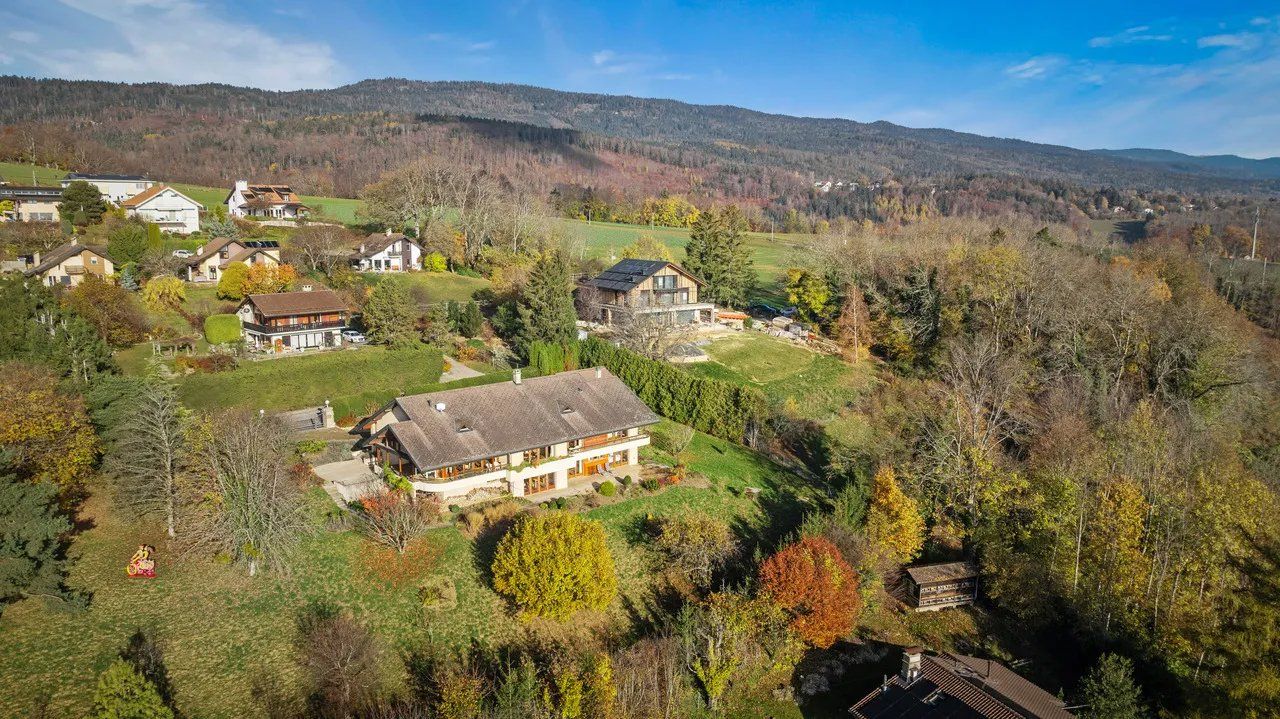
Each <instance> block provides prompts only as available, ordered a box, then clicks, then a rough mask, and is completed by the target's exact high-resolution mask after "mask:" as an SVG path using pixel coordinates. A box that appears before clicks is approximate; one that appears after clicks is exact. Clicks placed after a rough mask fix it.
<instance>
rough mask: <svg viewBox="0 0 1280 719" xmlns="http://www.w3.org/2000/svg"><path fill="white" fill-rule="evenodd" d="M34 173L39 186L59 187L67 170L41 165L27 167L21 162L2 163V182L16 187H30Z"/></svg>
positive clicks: (0, 171)
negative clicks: (10, 183)
mask: <svg viewBox="0 0 1280 719" xmlns="http://www.w3.org/2000/svg"><path fill="white" fill-rule="evenodd" d="M32 173H34V174H35V184H37V185H57V184H58V183H59V182H61V181H62V178H63V177H64V176H65V175H66V174H67V173H66V171H65V170H59V169H57V168H53V167H40V166H39V165H25V164H22V163H19V162H0V180H4V181H5V182H12V183H13V184H15V185H30V184H31V179H32Z"/></svg>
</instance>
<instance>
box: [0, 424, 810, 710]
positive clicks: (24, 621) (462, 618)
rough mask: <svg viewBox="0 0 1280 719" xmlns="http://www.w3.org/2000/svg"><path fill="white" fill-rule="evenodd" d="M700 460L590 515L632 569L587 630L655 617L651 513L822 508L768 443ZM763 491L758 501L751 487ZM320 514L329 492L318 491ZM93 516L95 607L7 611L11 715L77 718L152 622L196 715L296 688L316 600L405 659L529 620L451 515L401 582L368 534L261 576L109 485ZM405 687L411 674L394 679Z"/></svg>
mask: <svg viewBox="0 0 1280 719" xmlns="http://www.w3.org/2000/svg"><path fill="white" fill-rule="evenodd" d="M689 455H690V458H691V459H690V466H691V469H692V470H693V471H695V472H699V473H703V474H705V475H706V477H707V480H708V484H709V485H710V486H709V487H707V488H694V487H689V486H677V487H673V488H670V489H668V490H665V491H663V492H660V493H658V494H653V495H643V496H638V497H633V498H627V499H624V500H622V501H620V502H618V503H616V504H611V505H607V506H605V507H601V508H598V509H595V510H591V511H590V512H588V516H590V517H591V518H593V519H597V520H599V521H600V522H602V523H603V524H604V525H605V529H606V532H607V533H608V542H609V547H610V549H611V552H612V554H613V556H614V558H615V561H616V563H617V565H618V569H619V577H620V585H621V586H620V588H621V597H620V598H619V599H618V600H617V601H615V602H614V604H613V605H612V606H611V607H610V609H609V610H608V611H607V612H606V613H605V614H604V615H586V616H579V617H578V618H576V619H575V621H574V622H573V623H572V624H570V625H566V626H564V627H562V628H561V629H559V630H557V631H559V632H566V631H567V632H570V633H572V632H575V631H582V628H583V627H584V626H585V627H592V626H598V625H600V624H614V623H618V624H622V625H624V626H625V625H626V624H627V623H628V622H632V621H643V618H644V614H645V611H646V610H645V607H649V606H652V605H653V597H652V593H651V592H652V587H651V584H650V583H651V581H652V577H653V575H654V571H653V570H654V569H655V568H656V567H657V566H658V561H657V558H656V557H655V556H653V555H652V554H651V551H650V549H649V547H648V546H647V544H645V543H644V542H643V541H642V535H641V532H640V524H641V522H642V521H643V520H644V519H645V517H647V516H648V515H650V514H653V515H655V516H661V515H666V514H682V513H688V512H705V513H708V514H713V515H715V516H719V517H721V518H723V519H725V520H727V521H730V522H732V523H733V525H734V526H735V528H736V529H737V530H738V531H739V533H740V534H741V535H743V537H744V539H746V540H747V546H748V547H750V546H753V545H754V544H755V543H756V542H757V541H760V540H761V539H762V536H761V534H760V531H761V530H763V529H764V528H765V527H766V526H767V527H770V528H774V529H775V530H776V529H777V528H779V527H790V526H794V523H795V521H796V520H798V518H799V516H800V513H801V512H802V511H803V510H804V508H805V507H807V506H808V502H809V494H808V493H809V491H810V490H809V489H808V488H807V487H806V486H805V485H804V484H803V483H802V481H801V480H800V479H799V478H797V477H795V476H794V475H791V474H788V473H786V472H785V471H783V470H781V469H780V468H778V467H776V466H775V465H773V464H771V463H770V462H768V461H767V460H765V459H763V458H762V457H760V456H759V455H756V454H754V453H752V452H750V451H749V450H746V449H744V448H742V447H739V446H737V445H733V444H730V443H727V442H723V441H721V440H717V439H713V438H710V437H706V436H702V435H699V436H698V437H697V438H696V439H695V441H694V442H693V444H692V446H691V448H690V450H689ZM746 486H754V487H760V488H761V489H762V493H761V496H760V498H759V499H758V500H751V499H747V498H746V497H745V495H744V493H743V492H742V491H741V490H742V488H743V487H746ZM311 500H312V503H313V504H314V506H315V508H316V513H317V514H318V513H319V512H320V511H321V509H322V508H323V507H325V505H326V503H327V502H328V499H327V498H325V497H324V496H323V495H321V494H319V493H313V494H312V495H311ZM86 509H87V512H86V514H87V518H88V519H90V520H91V523H90V524H89V526H90V528H89V529H88V530H87V531H86V532H84V534H82V535H81V536H80V537H79V538H78V539H77V541H76V544H75V556H76V560H77V561H76V564H75V565H74V568H73V570H72V573H71V579H70V583H71V585H72V586H73V587H77V588H81V589H85V590H89V591H92V592H93V601H92V603H91V604H90V607H89V609H88V610H87V611H85V612H83V613H69V612H65V611H59V610H57V609H54V608H50V607H47V606H46V605H44V604H42V603H41V602H39V601H38V600H26V601H23V602H19V603H17V604H15V605H12V606H11V607H9V608H7V609H6V610H5V613H4V614H3V615H2V616H0V676H3V677H5V685H6V687H5V690H4V691H0V716H30V715H32V714H34V712H33V710H32V708H33V706H34V704H35V703H36V702H37V701H38V700H39V698H40V697H42V696H44V697H47V698H48V701H49V704H50V709H51V710H52V711H51V712H50V713H49V715H51V716H64V715H66V716H79V715H81V714H83V712H84V711H85V710H86V709H87V708H88V703H89V701H90V699H91V696H92V692H93V685H94V681H95V679H96V676H97V674H98V673H99V672H100V671H101V670H102V669H104V668H105V667H106V665H107V664H108V663H109V662H110V661H111V660H112V659H113V658H114V656H115V653H116V652H117V651H118V650H119V649H120V647H121V646H122V645H123V644H124V642H125V640H126V639H127V637H128V636H129V635H130V634H131V633H132V632H133V631H134V630H135V629H139V628H143V629H147V630H149V631H150V632H152V633H153V635H154V636H156V637H157V638H158V639H159V640H160V641H161V642H162V643H163V645H164V649H165V658H166V663H167V665H168V668H169V673H170V677H171V678H172V681H173V684H174V687H175V694H176V697H177V702H178V704H179V706H180V707H181V708H182V709H183V710H184V711H185V713H186V714H187V716H199V717H207V718H213V717H248V716H258V714H257V709H256V708H255V707H254V706H253V704H252V700H251V698H250V687H251V684H252V682H253V680H255V679H259V680H266V681H269V682H271V683H274V684H276V685H278V686H281V687H284V688H292V687H296V686H297V683H298V681H299V676H298V670H297V668H296V664H295V662H294V658H293V645H292V643H293V641H294V637H295V636H296V634H295V632H296V630H295V625H294V622H295V619H296V617H297V615H298V613H299V611H300V610H302V609H303V608H304V607H305V606H307V605H308V604H309V603H311V602H315V601H319V600H325V601H329V602H333V603H335V604H337V605H339V606H342V607H345V608H348V609H350V610H352V611H353V612H355V613H356V614H358V615H359V616H360V617H361V619H362V620H364V621H366V622H368V623H369V624H370V625H371V627H372V629H373V630H374V632H375V634H376V635H377V637H378V640H379V642H380V644H381V646H382V648H383V649H384V650H385V651H386V652H387V654H388V659H389V662H388V664H389V665H391V666H395V665H396V664H397V663H396V662H395V660H394V658H393V657H394V655H395V654H396V653H397V652H398V651H400V650H403V649H406V648H409V647H412V646H414V645H415V644H416V643H418V642H420V641H422V640H424V639H427V638H428V637H429V638H431V639H434V640H437V641H441V642H444V643H447V644H449V645H452V646H462V645H464V644H467V643H469V642H471V641H472V640H476V641H479V642H481V643H483V644H494V643H500V642H502V641H504V640H507V639H512V638H514V637H516V636H517V635H518V634H520V633H521V632H522V631H523V629H522V628H521V626H520V625H519V623H518V622H517V621H516V620H515V619H514V618H513V617H512V615H511V613H510V612H509V610H508V609H507V607H506V606H505V604H504V603H503V602H502V600H501V598H500V597H498V596H497V594H495V593H494V592H493V591H492V589H491V588H490V587H489V586H488V585H487V583H486V581H485V580H484V579H483V575H482V572H481V570H480V568H478V567H477V562H476V561H475V560H476V550H475V548H474V546H473V544H472V543H471V542H470V541H469V540H468V539H466V538H465V537H464V536H463V535H462V534H460V533H459V532H458V530H457V529H455V528H454V527H452V526H448V527H441V528H439V529H436V530H433V531H432V532H431V533H430V534H429V536H428V541H429V542H430V544H431V545H432V546H434V547H435V549H436V550H437V551H438V552H439V558H438V560H437V561H436V562H435V563H434V565H433V566H432V567H431V568H430V569H429V570H428V571H427V572H424V574H423V575H422V576H420V577H418V578H416V579H415V580H413V581H410V582H408V583H407V584H406V585H404V586H403V587H401V588H386V587H381V586H378V585H376V584H372V583H370V582H369V581H367V580H365V579H364V578H362V577H361V566H362V562H361V560H362V555H363V554H365V553H366V552H368V551H369V548H370V546H371V545H370V544H368V543H367V542H366V541H365V540H364V539H363V538H361V537H360V536H359V535H357V534H355V533H354V532H349V531H346V532H335V531H321V532H317V533H316V534H314V535H313V536H310V537H308V538H306V539H305V540H304V541H303V543H302V545H301V547H300V549H299V552H298V555H297V557H296V558H295V561H294V563H293V571H291V572H290V573H289V574H287V575H278V574H272V575H266V576H261V577H258V578H255V579H250V578H248V577H247V576H246V575H245V574H244V571H243V569H240V568H234V567H229V566H226V565H224V564H220V563H218V562H215V561H212V560H208V559H204V558H200V557H191V556H188V557H183V556H180V555H177V554H175V552H174V551H173V550H172V548H171V547H170V546H169V545H168V543H167V542H166V540H165V538H164V533H163V529H162V527H160V526H159V525H158V524H156V523H154V522H148V521H143V522H138V521H133V520H128V521H126V518H124V517H123V516H121V515H120V514H118V513H117V512H116V511H115V510H114V509H113V508H112V507H111V506H110V504H109V503H108V501H107V500H106V499H105V493H104V492H99V493H98V494H97V495H95V497H94V498H93V499H92V500H91V501H90V503H89V505H88V506H87V508H86ZM143 542H147V543H152V544H154V545H156V546H157V547H158V549H159V560H158V567H157V572H158V575H159V576H158V577H157V578H156V579H154V580H130V579H127V578H126V577H125V574H124V566H125V564H126V563H127V562H128V560H129V556H130V555H131V554H132V553H133V551H134V549H135V548H136V547H137V545H138V544H140V543H143ZM428 574H440V575H444V576H447V577H448V578H450V579H452V580H453V582H454V586H455V588H456V589H457V595H458V605H457V608H456V609H453V610H450V611H448V612H447V613H441V614H439V615H433V614H429V613H427V612H425V611H424V610H423V609H422V608H421V605H420V604H419V602H418V600H417V596H416V590H417V586H418V585H419V584H420V582H421V581H422V579H424V578H425V576H427V575H428ZM388 679H389V681H390V683H391V685H392V686H393V687H394V686H395V685H396V683H397V682H402V681H403V677H402V676H400V675H399V673H398V672H397V673H394V674H391V675H389V676H388Z"/></svg>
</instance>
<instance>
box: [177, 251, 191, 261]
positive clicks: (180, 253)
mask: <svg viewBox="0 0 1280 719" xmlns="http://www.w3.org/2000/svg"><path fill="white" fill-rule="evenodd" d="M173 256H174V257H177V258H179V259H183V260H185V259H189V258H191V257H195V256H196V253H194V252H192V251H191V250H174V251H173Z"/></svg>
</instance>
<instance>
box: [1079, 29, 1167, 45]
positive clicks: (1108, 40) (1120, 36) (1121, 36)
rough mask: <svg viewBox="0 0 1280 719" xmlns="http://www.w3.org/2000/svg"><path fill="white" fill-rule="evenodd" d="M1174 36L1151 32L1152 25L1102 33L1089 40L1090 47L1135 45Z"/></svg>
mask: <svg viewBox="0 0 1280 719" xmlns="http://www.w3.org/2000/svg"><path fill="white" fill-rule="evenodd" d="M1172 39H1173V36H1172V35H1170V34H1168V33H1155V32H1151V26H1150V25H1138V26H1136V27H1131V28H1128V29H1126V30H1125V31H1123V32H1119V33H1116V34H1115V35H1102V36H1100V37H1095V38H1093V39H1092V40H1090V41H1089V47H1113V46H1116V45H1133V44H1135V43H1140V42H1168V41H1170V40H1172Z"/></svg>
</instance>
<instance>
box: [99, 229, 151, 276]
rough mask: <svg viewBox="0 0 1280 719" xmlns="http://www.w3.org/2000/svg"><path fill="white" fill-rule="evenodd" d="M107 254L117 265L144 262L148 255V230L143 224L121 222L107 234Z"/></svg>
mask: <svg viewBox="0 0 1280 719" xmlns="http://www.w3.org/2000/svg"><path fill="white" fill-rule="evenodd" d="M107 253H108V254H110V255H111V259H112V260H113V261H115V262H116V263H117V264H122V265H127V264H135V263H138V262H141V261H142V258H143V256H144V255H146V254H147V229H146V226H145V225H143V224H142V223H141V222H132V221H130V222H121V223H119V224H117V225H115V226H114V227H112V228H111V231H110V232H108V233H107Z"/></svg>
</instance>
